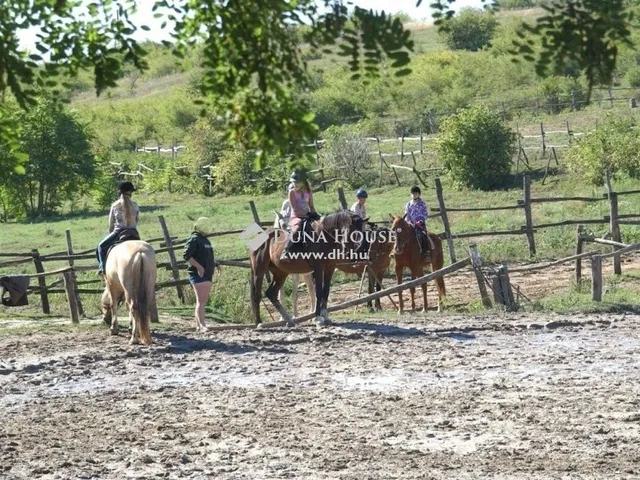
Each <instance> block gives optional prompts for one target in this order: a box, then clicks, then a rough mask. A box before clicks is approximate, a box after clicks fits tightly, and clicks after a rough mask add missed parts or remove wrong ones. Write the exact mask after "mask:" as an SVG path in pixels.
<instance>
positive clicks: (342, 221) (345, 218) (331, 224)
mask: <svg viewBox="0 0 640 480" xmlns="http://www.w3.org/2000/svg"><path fill="white" fill-rule="evenodd" d="M352 215H353V214H352V213H351V211H350V210H340V211H338V212H335V213H331V214H329V215H327V216H325V217H322V218H321V219H320V220H319V221H318V222H317V223H316V224H315V225H314V230H315V231H316V232H321V231H325V232H331V231H333V230H343V229H345V228H348V227H349V226H350V225H351V221H352V220H351V216H352Z"/></svg>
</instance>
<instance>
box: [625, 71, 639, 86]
mask: <svg viewBox="0 0 640 480" xmlns="http://www.w3.org/2000/svg"><path fill="white" fill-rule="evenodd" d="M624 79H625V80H626V82H627V84H628V85H629V86H630V87H633V88H638V87H640V67H632V68H630V69H629V70H628V71H627V74H626V75H625V76H624Z"/></svg>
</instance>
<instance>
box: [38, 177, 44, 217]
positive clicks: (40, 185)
mask: <svg viewBox="0 0 640 480" xmlns="http://www.w3.org/2000/svg"><path fill="white" fill-rule="evenodd" d="M43 213H44V182H43V181H42V180H41V181H40V182H39V183H38V215H39V216H42V214H43Z"/></svg>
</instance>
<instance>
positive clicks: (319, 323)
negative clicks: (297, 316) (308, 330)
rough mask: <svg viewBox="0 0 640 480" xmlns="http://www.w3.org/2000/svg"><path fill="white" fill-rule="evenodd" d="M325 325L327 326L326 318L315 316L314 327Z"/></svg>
mask: <svg viewBox="0 0 640 480" xmlns="http://www.w3.org/2000/svg"><path fill="white" fill-rule="evenodd" d="M326 326H327V320H326V319H325V318H323V317H316V327H318V328H321V327H326Z"/></svg>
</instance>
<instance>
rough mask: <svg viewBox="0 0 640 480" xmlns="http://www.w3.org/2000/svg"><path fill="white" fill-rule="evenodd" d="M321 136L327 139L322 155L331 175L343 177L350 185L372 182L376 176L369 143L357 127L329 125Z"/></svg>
mask: <svg viewBox="0 0 640 480" xmlns="http://www.w3.org/2000/svg"><path fill="white" fill-rule="evenodd" d="M323 137H324V138H325V139H326V140H327V143H326V144H325V146H324V148H323V156H324V158H325V165H326V166H328V167H329V169H330V170H331V176H336V177H339V178H344V179H345V180H346V181H347V183H348V184H349V185H350V186H352V187H356V186H360V185H367V184H371V183H373V181H374V179H375V177H376V176H375V170H374V169H373V168H372V167H373V164H372V162H371V156H370V155H369V145H368V144H367V141H366V140H365V139H364V137H363V135H361V133H360V131H359V129H357V128H353V127H346V128H340V127H330V128H328V129H327V130H326V131H325V132H324V135H323Z"/></svg>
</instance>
